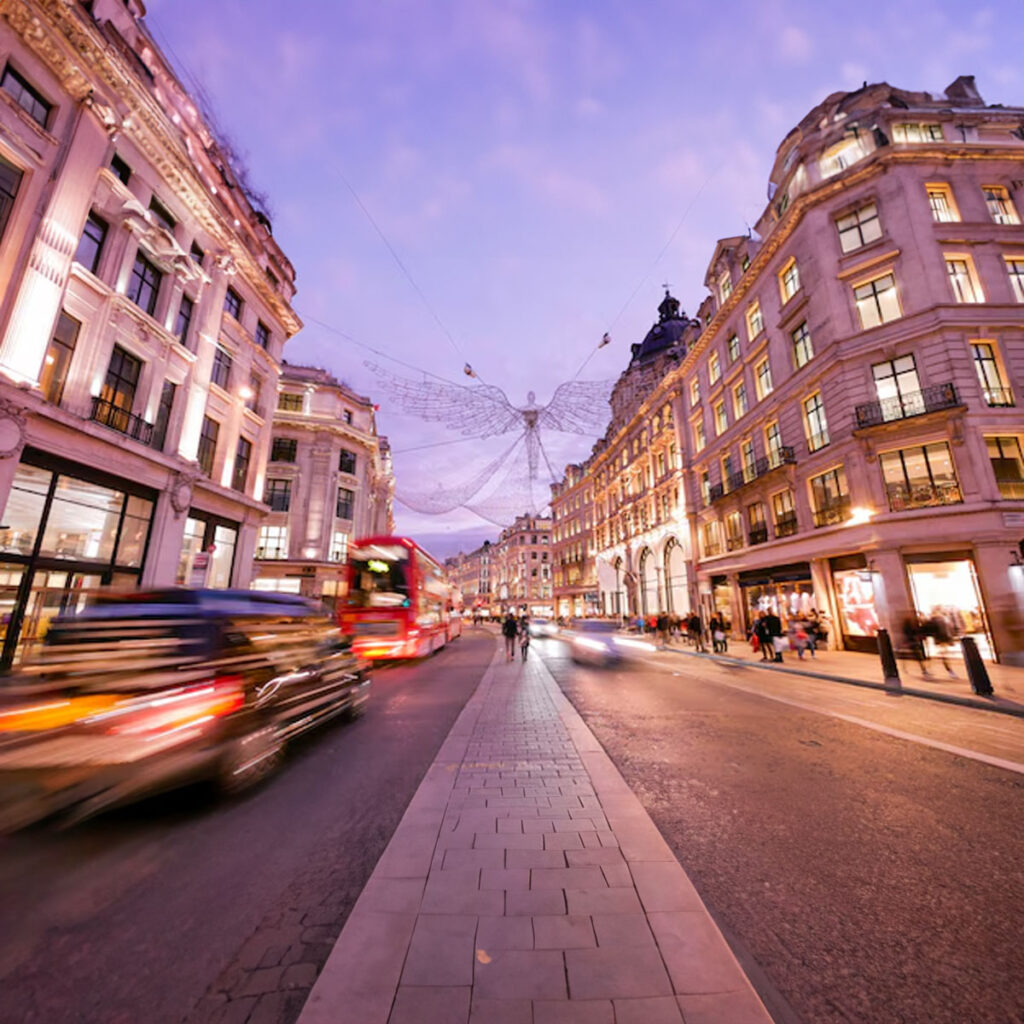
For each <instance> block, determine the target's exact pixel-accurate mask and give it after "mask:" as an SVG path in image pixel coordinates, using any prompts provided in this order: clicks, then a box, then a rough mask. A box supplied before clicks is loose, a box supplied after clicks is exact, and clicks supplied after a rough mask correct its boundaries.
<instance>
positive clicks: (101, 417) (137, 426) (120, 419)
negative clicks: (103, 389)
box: [89, 397, 153, 445]
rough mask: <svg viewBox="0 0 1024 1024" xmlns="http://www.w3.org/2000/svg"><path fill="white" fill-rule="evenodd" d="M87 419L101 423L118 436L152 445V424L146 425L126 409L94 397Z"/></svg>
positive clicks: (140, 418)
mask: <svg viewBox="0 0 1024 1024" xmlns="http://www.w3.org/2000/svg"><path fill="white" fill-rule="evenodd" d="M89 418H90V419H91V420H93V421H94V422H96V423H102V424H103V426H105V427H110V429H111V430H116V431H117V432H118V433H119V434H124V435H126V436H127V437H130V438H131V439H132V440H133V441H139V442H140V443H141V444H145V445H150V444H152V443H153V424H152V423H147V422H146V421H145V420H144V419H143V418H142V417H141V416H136V415H135V414H134V413H132V412H131V411H129V410H128V409H122V408H121V407H120V406H117V405H114V403H113V402H108V401H106V400H105V399H103V398H99V397H94V398H93V400H92V411H91V412H90V414H89Z"/></svg>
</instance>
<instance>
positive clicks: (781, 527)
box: [775, 512, 798, 537]
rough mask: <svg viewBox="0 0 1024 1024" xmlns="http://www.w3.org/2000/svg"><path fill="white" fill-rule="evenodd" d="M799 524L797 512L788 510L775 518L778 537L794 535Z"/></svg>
mask: <svg viewBox="0 0 1024 1024" xmlns="http://www.w3.org/2000/svg"><path fill="white" fill-rule="evenodd" d="M797 529H798V525H797V521H796V513H795V512H787V513H786V514H785V515H784V516H779V518H778V519H776V520H775V536H776V537H792V536H793V534H794V533H796V532H797Z"/></svg>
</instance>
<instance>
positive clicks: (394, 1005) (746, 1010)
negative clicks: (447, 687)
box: [299, 649, 770, 1024]
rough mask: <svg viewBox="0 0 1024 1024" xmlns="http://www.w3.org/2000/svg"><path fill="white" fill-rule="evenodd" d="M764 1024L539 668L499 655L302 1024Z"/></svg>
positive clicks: (698, 907)
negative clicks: (507, 661) (468, 1023)
mask: <svg viewBox="0 0 1024 1024" xmlns="http://www.w3.org/2000/svg"><path fill="white" fill-rule="evenodd" d="M348 1022H351V1024H467V1022H471V1024H577V1022H578V1024H583V1022H586V1024H662V1022H664V1024H668V1022H672V1024H770V1017H769V1016H768V1014H767V1012H766V1011H765V1009H764V1007H763V1006H762V1004H761V1002H760V1000H759V999H758V997H757V996H756V994H755V993H754V991H753V989H752V988H751V986H750V983H749V982H748V981H747V979H746V977H745V975H744V974H743V972H742V970H741V969H740V967H739V965H738V964H737V962H736V959H735V958H734V956H733V954H732V952H731V950H730V949H729V947H728V946H727V945H726V943H725V942H724V940H723V939H722V937H721V935H720V933H719V931H718V929H717V927H716V926H715V924H714V923H713V921H712V920H711V917H710V916H709V914H708V912H707V910H706V909H705V907H704V905H703V903H702V902H701V900H700V897H699V896H698V895H697V892H696V890H695V889H694V888H693V886H692V884H691V883H690V880H689V879H688V878H687V876H686V874H685V872H684V871H683V869H682V867H680V865H679V862H678V861H677V860H676V859H675V857H674V856H673V854H672V851H671V850H670V849H669V847H668V845H667V844H666V843H665V841H664V839H663V838H662V837H661V834H660V833H659V832H658V830H657V828H656V827H655V825H654V823H653V822H652V821H651V819H650V818H649V817H648V815H647V813H646V812H645V811H644V809H643V807H642V806H641V805H640V802H639V801H638V800H637V798H636V797H635V796H634V795H633V794H632V792H631V791H630V789H629V787H628V786H627V785H626V783H625V782H624V781H623V779H622V776H621V775H620V774H619V773H618V771H617V769H616V768H615V766H614V765H613V764H612V762H611V761H610V760H609V758H608V756H607V755H606V754H605V753H604V751H603V749H602V748H601V746H600V744H599V743H598V742H597V740H596V739H595V738H594V736H593V734H592V733H591V732H590V730H589V729H588V728H587V726H586V725H585V724H584V722H583V720H582V719H581V718H580V716H579V715H578V714H577V713H576V711H575V710H574V709H573V707H572V705H571V704H570V703H569V702H568V700H566V699H565V697H564V696H563V695H562V693H561V690H560V689H559V688H558V686H557V684H556V683H555V681H554V679H553V678H552V677H551V675H550V673H549V672H548V670H547V669H546V667H545V666H544V665H543V662H542V661H541V659H540V658H539V657H538V656H537V655H536V654H534V655H532V656H531V657H530V658H529V660H528V661H527V662H526V663H525V664H524V663H523V662H521V661H516V662H514V663H512V664H507V663H506V662H505V660H504V654H503V652H502V651H501V650H500V649H499V650H498V651H497V652H496V655H495V660H494V661H493V662H492V663H491V666H490V668H489V669H488V670H487V673H486V674H485V676H484V678H483V680H482V681H481V683H480V686H479V687H478V688H477V691H476V693H475V694H474V696H473V697H472V699H471V700H470V701H469V703H468V704H467V705H466V707H465V708H464V709H463V711H462V713H461V715H460V716H459V718H458V720H457V721H456V723H455V725H454V726H453V727H452V730H451V732H450V733H449V735H448V738H447V739H446V740H445V742H444V744H443V745H442V747H441V750H440V751H439V753H438V756H437V759H436V760H435V761H434V763H433V764H432V765H431V767H430V768H429V769H428V771H427V774H426V776H425V777H424V780H423V782H422V783H421V785H420V787H419V789H418V790H417V792H416V795H415V796H414V797H413V799H412V801H411V803H410V804H409V807H408V809H407V811H406V813H405V816H404V817H403V818H402V821H401V822H400V824H399V826H398V829H397V830H396V832H395V834H394V836H393V837H392V839H391V842H390V843H389V844H388V847H387V849H386V850H385V851H384V853H383V855H382V856H381V859H380V861H379V862H378V864H377V867H376V868H375V870H374V872H373V875H372V876H371V878H370V880H369V882H367V885H366V888H365V889H364V890H363V893H362V895H361V896H360V898H359V900H358V901H357V903H356V905H355V907H354V908H353V910H352V913H351V915H350V916H349V919H348V921H347V923H346V925H345V928H344V930H343V931H342V933H341V935H340V936H339V938H338V942H337V944H336V946H335V947H334V950H333V952H332V953H331V956H330V958H329V959H328V961H327V963H326V965H325V966H324V969H323V972H322V973H321V975H320V978H319V979H318V981H317V983H316V985H315V986H314V988H313V991H312V992H311V993H310V996H309V999H308V1001H307V1002H306V1005H305V1007H304V1009H303V1011H302V1014H301V1016H300V1018H299V1024H348Z"/></svg>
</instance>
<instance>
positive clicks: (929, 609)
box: [903, 551, 994, 659]
mask: <svg viewBox="0 0 1024 1024" xmlns="http://www.w3.org/2000/svg"><path fill="white" fill-rule="evenodd" d="M903 561H904V565H905V566H906V570H907V578H908V580H909V581H910V592H911V594H912V596H913V599H914V610H915V611H916V612H917V614H918V615H919V616H920V617H921V618H922V619H923V620H925V621H926V622H929V621H930V622H932V623H933V625H940V626H941V628H942V629H944V630H945V631H946V633H948V635H950V636H951V637H953V638H955V639H959V638H960V637H964V636H969V637H972V638H973V639H974V641H975V643H976V644H977V645H978V650H979V651H980V653H981V656H982V657H983V658H988V659H991V658H993V656H994V648H993V645H992V638H991V635H990V633H989V627H988V617H987V615H986V612H985V604H984V600H983V598H982V594H981V587H980V586H979V585H978V572H977V567H976V566H975V562H974V557H973V555H972V553H971V552H970V551H944V552H935V553H932V554H924V555H905V556H904V559H903ZM926 643H927V646H928V651H929V654H931V655H934V654H935V653H936V644H935V640H934V639H931V638H929V639H928V640H927V641H926Z"/></svg>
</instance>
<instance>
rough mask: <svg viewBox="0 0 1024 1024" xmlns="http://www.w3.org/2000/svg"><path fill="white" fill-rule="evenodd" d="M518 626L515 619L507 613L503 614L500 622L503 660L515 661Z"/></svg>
mask: <svg viewBox="0 0 1024 1024" xmlns="http://www.w3.org/2000/svg"><path fill="white" fill-rule="evenodd" d="M518 632H519V626H518V623H517V622H516V617H515V616H514V615H513V614H512V613H511V612H510V611H509V612H505V618H504V619H502V622H501V635H502V636H503V637H504V638H505V660H506V661H515V660H516V633H518Z"/></svg>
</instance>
